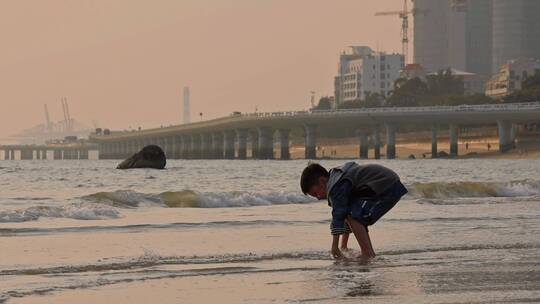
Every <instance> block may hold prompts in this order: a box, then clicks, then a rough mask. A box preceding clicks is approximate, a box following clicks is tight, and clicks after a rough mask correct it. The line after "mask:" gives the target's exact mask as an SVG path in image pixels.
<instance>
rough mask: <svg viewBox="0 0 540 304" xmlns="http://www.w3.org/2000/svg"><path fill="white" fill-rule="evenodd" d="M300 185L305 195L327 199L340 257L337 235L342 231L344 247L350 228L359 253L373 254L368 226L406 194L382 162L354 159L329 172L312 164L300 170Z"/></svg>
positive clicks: (335, 248) (335, 250) (335, 253)
mask: <svg viewBox="0 0 540 304" xmlns="http://www.w3.org/2000/svg"><path fill="white" fill-rule="evenodd" d="M300 186H301V188H302V192H304V194H309V195H311V196H313V197H316V198H317V199H320V200H322V199H328V206H330V207H332V223H331V225H330V230H331V233H332V249H331V253H332V256H333V257H334V258H342V257H343V255H342V253H341V251H340V250H339V248H338V246H339V236H340V235H342V234H343V238H342V248H346V247H347V245H346V244H347V241H346V239H347V238H348V232H349V231H348V230H349V227H350V230H352V232H353V233H354V236H355V237H356V240H357V241H358V244H359V245H360V249H361V250H362V256H364V257H366V258H372V257H375V252H374V251H373V246H372V245H371V240H370V238H369V233H368V228H367V226H370V225H373V224H375V222H377V221H378V220H379V219H380V218H381V217H382V216H383V215H384V214H385V213H386V212H388V211H389V210H390V209H392V207H394V206H395V205H396V203H397V202H398V201H399V200H400V199H401V197H402V196H403V195H405V194H406V193H407V189H406V188H405V186H403V184H402V183H401V181H400V180H399V176H398V175H397V174H396V173H395V172H394V171H392V170H390V169H388V168H386V167H383V166H381V165H375V164H368V165H359V164H357V163H355V162H348V163H346V164H345V165H343V166H341V167H336V168H333V169H331V170H330V172H328V171H327V170H326V169H325V168H324V167H323V166H321V165H319V164H316V163H312V164H310V165H308V166H307V167H306V168H305V169H304V171H303V172H302V177H301V179H300ZM344 241H345V242H344ZM343 242H344V243H345V246H343Z"/></svg>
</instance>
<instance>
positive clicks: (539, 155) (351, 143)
mask: <svg viewBox="0 0 540 304" xmlns="http://www.w3.org/2000/svg"><path fill="white" fill-rule="evenodd" d="M355 141H356V143H355ZM357 141H358V139H356V138H348V139H343V140H340V141H334V142H332V141H321V142H320V143H318V147H319V148H318V149H317V158H319V159H342V160H349V159H358V158H359V144H358V143H357ZM467 144H468V148H467ZM488 144H489V145H490V148H489V150H488ZM449 150H450V148H449V142H448V139H447V138H446V139H445V138H441V139H440V140H439V141H438V151H439V153H441V152H443V151H444V152H445V153H449ZM331 151H335V155H330V154H331ZM411 155H413V156H414V158H415V159H424V158H425V159H431V140H417V139H401V140H400V139H398V141H397V143H396V158H397V159H410V158H412V157H410V156H411ZM291 158H292V159H303V158H304V147H303V146H301V145H293V146H291ZM368 158H369V159H374V158H375V157H374V150H373V149H372V148H370V149H369V157H368ZM385 158H386V146H385V145H382V146H381V159H385ZM444 158H447V157H441V159H444ZM457 158H458V159H470V158H493V159H540V136H527V137H518V138H517V140H516V148H515V149H512V150H510V151H508V152H507V153H500V152H499V140H498V137H495V136H491V135H490V136H474V137H471V138H460V141H459V145H458V157H457Z"/></svg>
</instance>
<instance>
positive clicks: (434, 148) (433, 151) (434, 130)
mask: <svg viewBox="0 0 540 304" xmlns="http://www.w3.org/2000/svg"><path fill="white" fill-rule="evenodd" d="M438 131H439V126H437V125H433V126H431V158H437V157H438V156H439V150H438V147H437V132H438Z"/></svg>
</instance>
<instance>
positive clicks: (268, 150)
mask: <svg viewBox="0 0 540 304" xmlns="http://www.w3.org/2000/svg"><path fill="white" fill-rule="evenodd" d="M258 131H259V149H258V151H257V152H258V153H257V156H258V158H259V159H273V158H274V129H272V128H270V127H260V128H258Z"/></svg>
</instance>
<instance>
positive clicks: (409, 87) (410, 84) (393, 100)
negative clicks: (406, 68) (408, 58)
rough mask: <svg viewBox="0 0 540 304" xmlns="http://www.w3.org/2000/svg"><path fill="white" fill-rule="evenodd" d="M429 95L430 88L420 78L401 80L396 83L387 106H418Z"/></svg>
mask: <svg viewBox="0 0 540 304" xmlns="http://www.w3.org/2000/svg"><path fill="white" fill-rule="evenodd" d="M427 94H428V86H427V84H426V83H425V82H423V81H422V80H421V79H420V78H418V77H415V78H413V79H409V80H407V79H405V78H399V79H397V80H396V82H395V83H394V90H393V92H392V95H391V96H390V97H389V98H388V100H387V101H386V105H387V106H393V107H413V106H417V105H418V104H419V102H420V99H421V98H422V97H424V96H426V95H427Z"/></svg>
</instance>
